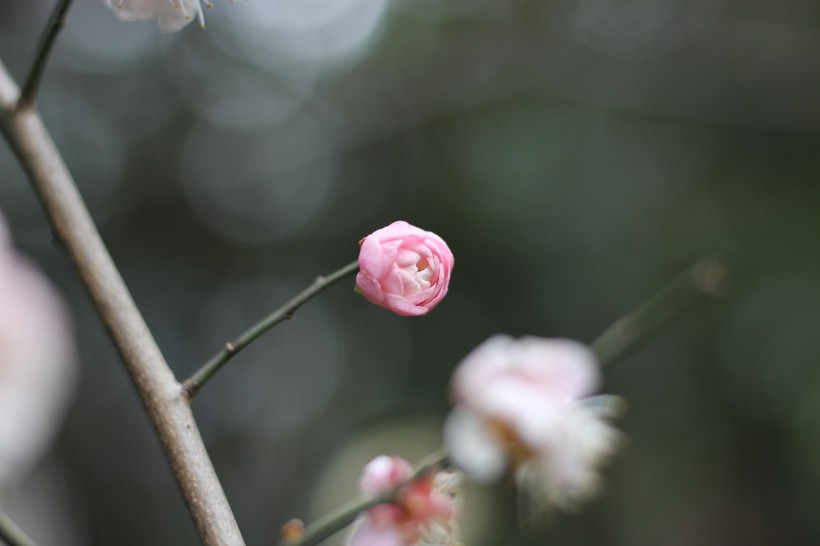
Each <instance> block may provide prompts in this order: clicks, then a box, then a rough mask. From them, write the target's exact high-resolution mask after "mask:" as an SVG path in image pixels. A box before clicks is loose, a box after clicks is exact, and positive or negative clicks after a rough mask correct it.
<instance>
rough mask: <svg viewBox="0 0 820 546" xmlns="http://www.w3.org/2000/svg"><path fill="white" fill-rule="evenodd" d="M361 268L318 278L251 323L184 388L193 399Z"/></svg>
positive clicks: (349, 267)
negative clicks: (249, 348) (274, 330)
mask: <svg viewBox="0 0 820 546" xmlns="http://www.w3.org/2000/svg"><path fill="white" fill-rule="evenodd" d="M358 270H359V263H358V262H352V263H349V264H347V265H346V266H344V267H343V268H341V269H338V270H336V271H334V272H333V273H331V274H330V275H326V276H322V277H317V278H316V280H315V281H313V284H311V285H310V286H308V287H307V288H305V289H304V290H303V291H301V292H300V293H299V294H297V295H296V297H294V298H293V299H292V300H290V301H289V302H287V303H286V304H285V305H283V306H282V307H280V308H279V309H277V310H276V311H274V312H273V313H271V314H270V315H268V316H267V317H265V318H263V319H262V320H260V321H259V322H257V323H256V324H254V325H253V326H251V327H250V328H249V329H248V330H246V331H245V332H244V333H242V334H241V335H240V336H239V337H237V338H236V339H235V340H233V341H229V342H228V343H226V344H225V346H224V347H223V348H222V350H221V351H219V352H218V353H217V354H215V355H214V356H213V358H211V359H210V360H209V361H208V362H206V363H205V364H204V365H203V366H202V367H201V368H200V369H199V370H197V371H196V372H195V373H194V374H193V375H192V376H191V377H190V378H188V379H187V380H186V381H185V382H183V383H182V389H183V391H184V392H185V393H187V395H188V397H189V398H193V397H194V395H195V394H196V393H197V392H198V391H199V389H201V388H202V386H203V385H204V384H205V383H206V382H207V381H208V380H209V379H210V378H211V376H213V375H214V374H215V373H216V372H217V371H218V370H219V369H220V368H221V367H222V366H223V365H224V364H225V363H226V362H228V361H229V360H230V359H232V358H233V357H234V356H235V355H236V354H237V353H238V352H239V351H241V350H242V349H244V348H245V347H247V346H248V345H250V344H251V343H253V342H254V341H255V340H256V339H258V338H259V337H260V336H261V335H262V334H264V333H265V332H267V331H268V330H270V329H271V328H273V327H274V326H276V325H277V324H279V323H280V322H282V321H284V320H287V319H290V318H292V317H293V314H294V313H295V312H296V310H297V309H299V308H300V307H301V306H302V305H304V304H305V303H307V301H308V300H310V299H311V298H312V297H313V296H315V295H317V294H318V293H319V292H321V291H323V290H324V289H325V288H329V287H330V286H332V285H333V284H335V283H336V282H338V281H340V280H341V279H343V278H345V277H347V276H348V275H352V274H353V273H355V272H356V271H358Z"/></svg>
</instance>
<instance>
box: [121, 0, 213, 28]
mask: <svg viewBox="0 0 820 546" xmlns="http://www.w3.org/2000/svg"><path fill="white" fill-rule="evenodd" d="M203 1H204V0H105V5H106V6H108V7H109V8H111V9H113V10H114V13H115V14H116V15H117V17H119V18H120V19H122V20H123V21H128V22H132V21H149V20H151V19H154V18H157V19H158V20H159V29H160V31H162V32H177V31H178V30H182V29H183V28H184V27H186V26H187V25H188V23H190V22H191V21H193V20H194V18H197V19H199V26H201V27H202V28H205V15H204V13H203V12H202V2H203ZM204 3H205V5H207V6H210V3H209V2H207V1H205V2H204Z"/></svg>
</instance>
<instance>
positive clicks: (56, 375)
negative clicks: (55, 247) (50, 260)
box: [0, 216, 76, 488]
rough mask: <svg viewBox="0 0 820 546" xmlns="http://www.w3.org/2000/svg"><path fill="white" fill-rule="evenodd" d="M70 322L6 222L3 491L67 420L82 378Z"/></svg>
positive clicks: (0, 433) (0, 277)
mask: <svg viewBox="0 0 820 546" xmlns="http://www.w3.org/2000/svg"><path fill="white" fill-rule="evenodd" d="M68 322H69V321H68V317H67V315H66V310H65V308H64V307H63V304H62V301H61V300H60V298H59V296H58V295H57V293H56V292H55V291H54V289H53V288H52V287H51V285H50V283H49V282H48V281H47V280H46V279H45V277H43V275H42V274H41V273H40V272H39V271H37V270H36V269H35V268H34V267H33V266H32V265H31V264H30V263H29V262H28V261H27V260H26V259H25V258H23V257H22V256H20V255H19V254H18V253H17V252H16V251H15V250H14V248H12V246H11V242H10V240H9V238H8V236H7V232H6V226H5V224H4V221H3V218H2V216H0V488H2V487H3V486H5V485H11V484H13V483H14V482H16V481H18V480H19V479H20V478H22V477H23V475H24V474H25V473H26V472H27V471H28V470H29V468H30V467H31V466H32V465H33V464H34V463H35V462H36V461H37V458H38V456H39V455H40V454H41V453H42V451H43V450H44V449H45V448H46V447H47V445H48V443H49V441H50V440H51V438H52V437H53V435H54V432H55V431H56V429H57V426H58V425H59V423H60V421H61V420H62V416H63V413H64V410H65V409H66V405H67V403H68V401H69V397H70V394H71V391H72V387H73V385H74V379H75V373H76V370H75V367H74V364H75V362H74V346H73V342H72V339H71V335H70V328H69V325H68Z"/></svg>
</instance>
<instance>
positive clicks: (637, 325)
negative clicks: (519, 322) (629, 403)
mask: <svg viewBox="0 0 820 546" xmlns="http://www.w3.org/2000/svg"><path fill="white" fill-rule="evenodd" d="M728 274H729V268H728V266H727V265H726V263H725V262H723V261H721V260H719V259H717V258H703V259H701V260H699V261H698V262H696V263H695V264H694V265H692V266H691V267H689V268H688V269H687V270H686V271H684V272H683V273H681V274H680V275H679V276H678V277H676V278H675V279H674V280H672V282H670V283H669V284H668V285H666V286H665V287H663V288H662V289H661V290H660V291H659V292H657V293H656V294H655V295H653V296H651V297H650V298H649V299H648V300H647V301H646V302H645V303H643V304H641V305H640V306H638V307H637V308H636V309H635V310H634V311H633V312H631V313H630V314H628V315H625V316H624V317H622V318H620V319H618V320H617V321H616V322H615V323H614V324H612V326H610V327H609V328H607V329H606V330H605V331H604V332H603V333H602V334H601V335H599V336H598V337H597V338H595V341H593V342H592V343H591V344H590V346H591V347H592V349H593V351H595V353H596V354H597V355H598V358H599V360H600V361H601V363H602V364H609V363H611V362H612V361H614V360H616V359H618V358H620V357H622V356H623V355H625V354H626V353H627V352H628V351H629V350H631V349H632V348H633V347H635V346H636V345H637V344H638V343H639V342H640V341H642V340H643V339H644V338H646V336H648V335H649V334H651V333H652V332H654V331H656V330H657V329H658V328H660V327H661V326H663V325H664V324H666V323H667V322H669V321H670V320H672V319H673V318H675V317H676V316H678V315H679V314H680V313H682V312H683V311H684V310H686V308H687V307H689V306H690V305H692V304H693V303H695V302H696V301H697V300H698V299H700V297H702V296H718V295H722V294H723V293H724V292H725V291H726V288H727V284H728V276H729V275H728ZM446 464H447V456H446V454H445V453H444V452H443V451H442V452H437V453H434V454H433V455H431V456H430V457H428V459H427V460H426V462H422V463H421V464H420V465H419V466H418V471H417V472H416V473H415V474H414V475H413V477H412V478H410V479H409V480H407V481H405V482H403V483H402V484H400V485H399V486H397V487H396V488H395V489H393V490H392V491H389V492H387V493H384V494H382V495H378V496H375V497H366V498H360V499H356V500H354V501H351V502H350V503H348V504H346V505H344V506H341V507H339V508H337V509H336V510H334V511H333V512H331V513H329V514H327V515H326V516H324V517H323V518H321V519H319V520H317V521H316V522H315V523H313V524H311V525H309V526H308V527H307V528H305V530H304V532H303V533H299V534H298V536H297V537H296V538H293V537H289V538H285V539H283V540H282V541H281V542H280V544H279V546H314V545H316V544H319V543H320V542H321V541H323V540H325V539H326V538H328V537H330V536H331V535H333V534H335V533H337V532H339V531H341V530H342V529H344V528H345V527H347V526H348V525H350V524H351V523H353V522H354V521H355V520H356V517H357V516H358V515H359V514H361V513H362V512H364V511H365V510H369V509H370V508H373V507H374V506H378V505H379V504H385V503H390V502H394V501H395V499H396V495H397V494H398V493H399V492H400V491H401V490H402V488H403V487H405V486H406V485H408V484H409V483H412V482H413V481H414V480H417V479H419V477H421V476H423V475H424V474H426V473H427V472H430V471H431V470H434V469H436V468H442V467H444V466H446ZM291 533H292V531H290V529H289V530H288V533H287V534H291Z"/></svg>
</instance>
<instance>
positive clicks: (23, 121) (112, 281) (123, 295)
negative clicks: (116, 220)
mask: <svg viewBox="0 0 820 546" xmlns="http://www.w3.org/2000/svg"><path fill="white" fill-rule="evenodd" d="M18 97H19V92H18V89H17V85H16V84H15V82H14V80H13V79H12V78H11V76H10V75H9V74H8V71H7V70H6V68H5V66H4V65H3V64H2V62H0V129H1V130H2V133H3V135H4V136H5V138H6V140H8V142H9V144H10V145H11V147H12V149H13V150H14V153H15V154H16V156H17V158H18V160H19V161H20V163H21V164H22V166H23V169H24V170H25V172H26V174H27V175H28V178H29V180H30V181H31V184H32V186H33V187H34V189H35V191H36V192H37V195H38V197H39V199H40V201H41V203H42V205H43V208H44V209H45V211H46V215H47V216H48V219H49V222H50V223H51V227H52V229H53V231H54V233H55V234H56V236H57V237H58V238H59V239H60V240H61V241H62V243H63V244H64V245H65V248H66V250H67V252H68V254H69V257H70V258H71V261H72V262H73V264H74V267H75V268H76V270H77V272H78V273H79V275H80V278H81V279H82V281H83V283H84V284H85V286H86V288H87V289H88V292H89V294H90V295H91V299H92V300H93V302H94V306H95V307H96V309H97V312H98V314H99V316H100V318H101V319H102V322H103V324H104V325H105V327H106V328H107V329H108V332H109V334H110V335H111V337H112V339H113V340H114V344H115V345H116V347H117V349H118V351H119V353H120V356H121V357H122V360H123V363H124V364H125V368H126V370H127V371H128V374H129V375H130V376H131V380H132V381H133V383H134V387H135V388H136V391H137V394H138V395H139V397H140V399H141V400H142V403H143V405H144V406H145V409H146V411H147V413H148V416H149V418H150V420H151V423H152V424H153V426H154V430H155V431H156V434H157V436H158V438H159V440H160V443H161V444H162V447H163V448H164V450H165V456H166V458H167V459H168V462H169V464H170V466H171V470H172V472H173V474H174V476H175V478H176V480H177V484H178V485H179V488H180V490H181V492H182V495H183V497H184V498H185V502H186V504H187V505H188V510H189V512H190V514H191V517H192V518H193V520H194V524H195V526H196V530H197V532H198V534H199V536H200V538H201V540H202V542H203V544H205V545H207V546H216V545H219V546H243V545H244V541H243V540H242V536H241V534H240V532H239V528H238V526H237V524H236V520H235V519H234V517H233V514H232V513H231V509H230V506H229V505H228V501H227V499H226V497H225V493H224V492H223V490H222V486H221V484H220V483H219V479H218V478H217V476H216V472H215V471H214V468H213V464H212V463H211V460H210V458H209V457H208V453H207V452H206V450H205V445H204V444H203V442H202V437H201V436H200V434H199V431H198V430H197V426H196V422H195V421H194V418H193V414H192V413H191V408H190V404H189V401H188V398H187V397H186V396H184V395H183V391H182V388H181V386H180V385H179V383H178V382H177V381H176V379H175V378H174V375H173V373H172V372H171V370H170V369H169V368H168V365H167V364H166V362H165V359H164V357H163V356H162V354H161V352H160V350H159V347H158V346H157V344H156V342H155V341H154V338H153V336H152V335H151V332H150V331H149V330H148V326H147V325H146V324H145V321H144V319H143V318H142V315H141V314H140V312H139V310H138V309H137V306H136V304H135V303H134V301H133V299H132V298H131V295H130V293H129V292H128V288H127V287H126V285H125V282H124V281H123V279H122V277H121V276H120V273H119V271H118V270H117V268H116V266H115V265H114V262H113V260H112V259H111V256H110V255H109V253H108V250H107V249H106V247H105V245H104V243H103V241H102V238H101V237H100V234H99V232H98V231H97V228H96V227H95V226H94V222H93V220H92V219H91V215H90V214H89V212H88V209H87V208H86V206H85V203H83V200H82V198H81V197H80V194H79V192H78V190H77V187H76V185H75V184H74V180H73V179H72V177H71V174H70V173H69V172H68V169H67V168H66V165H65V163H64V162H63V159H62V157H61V156H60V153H59V151H58V150H57V148H56V146H55V145H54V142H53V141H52V140H51V136H50V135H49V134H48V131H47V130H46V128H45V126H44V125H43V122H42V119H41V118H40V115H39V113H38V112H37V110H36V109H34V108H26V109H17V108H16V104H17V101H18Z"/></svg>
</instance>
